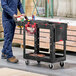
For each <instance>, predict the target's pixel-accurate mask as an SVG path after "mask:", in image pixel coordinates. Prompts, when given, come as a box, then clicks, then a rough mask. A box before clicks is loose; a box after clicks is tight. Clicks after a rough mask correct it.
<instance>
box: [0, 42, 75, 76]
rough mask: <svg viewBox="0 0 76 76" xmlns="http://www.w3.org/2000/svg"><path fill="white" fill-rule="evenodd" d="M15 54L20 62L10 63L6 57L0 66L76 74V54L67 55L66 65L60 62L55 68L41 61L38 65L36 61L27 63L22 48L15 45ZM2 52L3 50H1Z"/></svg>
mask: <svg viewBox="0 0 76 76" xmlns="http://www.w3.org/2000/svg"><path fill="white" fill-rule="evenodd" d="M1 49H2V42H0V50H1ZM13 53H14V55H15V56H16V57H17V58H18V59H19V63H18V64H12V63H8V62H7V61H6V60H5V59H4V60H3V59H1V58H0V67H1V68H2V67H9V68H14V69H20V70H26V71H30V72H35V73H39V74H45V75H49V76H76V56H73V55H67V60H66V61H65V67H64V68H61V67H60V65H59V63H55V64H54V69H49V67H48V65H49V63H44V62H41V65H40V66H38V65H37V62H36V61H30V65H29V66H26V65H25V59H23V51H22V49H21V48H17V47H13ZM0 54H1V51H0Z"/></svg>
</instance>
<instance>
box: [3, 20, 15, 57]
mask: <svg viewBox="0 0 76 76" xmlns="http://www.w3.org/2000/svg"><path fill="white" fill-rule="evenodd" d="M2 23H3V28H4V45H3V49H2V53H4V54H6V55H7V58H11V57H13V52H12V41H13V37H14V32H15V27H16V24H15V22H14V20H9V21H3V22H2Z"/></svg>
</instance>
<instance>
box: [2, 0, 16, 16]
mask: <svg viewBox="0 0 76 76" xmlns="http://www.w3.org/2000/svg"><path fill="white" fill-rule="evenodd" d="M1 6H2V8H3V10H4V11H5V12H7V13H8V14H9V15H10V16H11V17H13V15H14V14H15V13H14V12H13V11H12V10H11V9H10V8H9V6H8V5H7V0H1Z"/></svg>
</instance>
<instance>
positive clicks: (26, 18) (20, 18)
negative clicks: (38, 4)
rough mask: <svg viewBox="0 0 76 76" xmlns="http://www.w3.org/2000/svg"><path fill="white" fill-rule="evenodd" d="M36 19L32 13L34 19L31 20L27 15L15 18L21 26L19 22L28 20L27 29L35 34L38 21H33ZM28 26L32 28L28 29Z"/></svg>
mask: <svg viewBox="0 0 76 76" xmlns="http://www.w3.org/2000/svg"><path fill="white" fill-rule="evenodd" d="M34 20H35V16H34V15H32V20H29V19H28V17H27V16H25V17H24V16H22V15H20V16H18V17H16V18H14V21H15V22H16V23H17V24H18V26H19V27H21V25H20V24H19V22H20V23H22V22H25V21H26V22H25V30H26V31H27V33H29V34H34V33H35V32H36V23H34V22H33V21H34ZM26 23H27V24H26ZM32 23H33V24H32ZM28 28H30V29H28Z"/></svg>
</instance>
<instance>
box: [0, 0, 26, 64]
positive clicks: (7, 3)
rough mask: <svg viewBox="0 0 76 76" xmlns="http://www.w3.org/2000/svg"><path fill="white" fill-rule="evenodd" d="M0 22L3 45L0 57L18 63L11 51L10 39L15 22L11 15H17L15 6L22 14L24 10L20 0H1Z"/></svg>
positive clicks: (11, 38)
mask: <svg viewBox="0 0 76 76" xmlns="http://www.w3.org/2000/svg"><path fill="white" fill-rule="evenodd" d="M1 6H2V8H3V12H2V24H3V28H4V45H3V49H2V56H1V57H2V59H7V61H8V62H11V63H18V59H16V57H15V56H13V53H12V40H13V36H14V32H15V27H16V24H15V22H14V20H13V17H17V8H18V9H19V11H20V12H21V14H22V15H23V16H25V14H24V10H23V7H22V4H21V2H20V0H1Z"/></svg>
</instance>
